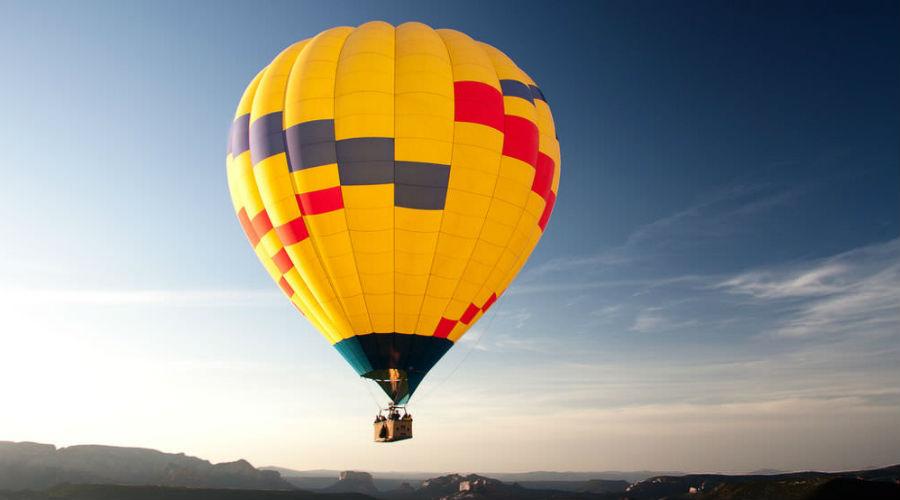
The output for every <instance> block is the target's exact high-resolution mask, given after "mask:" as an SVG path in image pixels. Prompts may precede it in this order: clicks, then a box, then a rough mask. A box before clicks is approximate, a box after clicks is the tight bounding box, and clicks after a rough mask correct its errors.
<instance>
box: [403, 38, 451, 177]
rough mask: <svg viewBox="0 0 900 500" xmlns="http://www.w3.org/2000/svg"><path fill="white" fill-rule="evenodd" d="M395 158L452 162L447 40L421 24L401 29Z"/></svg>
mask: <svg viewBox="0 0 900 500" xmlns="http://www.w3.org/2000/svg"><path fill="white" fill-rule="evenodd" d="M396 35H397V41H396V62H395V64H396V65H395V68H394V85H395V95H394V100H395V106H394V114H395V115H394V120H395V127H396V128H395V140H394V158H395V160H397V161H415V162H427V163H438V164H443V165H449V164H450V157H451V150H452V144H453V122H454V116H453V98H454V95H453V74H452V72H451V68H450V56H449V55H448V54H447V49H446V47H445V46H444V43H443V41H442V40H441V37H440V36H438V35H437V33H435V32H434V30H432V29H431V28H430V27H428V26H425V25H424V24H421V23H404V24H401V25H400V26H398V27H397V30H396Z"/></svg>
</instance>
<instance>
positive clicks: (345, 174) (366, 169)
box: [338, 161, 394, 186]
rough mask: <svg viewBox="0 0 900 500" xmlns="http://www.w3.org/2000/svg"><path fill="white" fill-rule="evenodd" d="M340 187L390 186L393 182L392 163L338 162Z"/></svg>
mask: <svg viewBox="0 0 900 500" xmlns="http://www.w3.org/2000/svg"><path fill="white" fill-rule="evenodd" d="M338 175H339V176H340V178H341V185H342V186H359V185H367V184H390V183H392V182H394V162H393V161H351V162H342V161H338Z"/></svg>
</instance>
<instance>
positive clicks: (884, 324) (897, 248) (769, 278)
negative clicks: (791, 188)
mask: <svg viewBox="0 0 900 500" xmlns="http://www.w3.org/2000/svg"><path fill="white" fill-rule="evenodd" d="M714 288H718V289H722V290H725V291H726V292H728V293H732V294H738V295H745V296H749V297H751V298H752V299H754V300H756V301H757V302H758V303H761V304H777V303H781V302H785V301H789V300H793V301H797V302H799V304H797V305H795V306H794V307H793V308H791V309H789V313H788V314H787V315H786V317H785V318H784V319H783V320H782V322H781V325H780V326H779V327H778V328H777V329H776V330H775V333H776V334H778V335H782V336H789V337H803V336H808V335H816V334H817V335H830V334H837V333H853V334H856V335H865V334H875V333H876V332H883V331H888V332H890V331H894V332H900V238H897V239H894V240H891V241H888V242H886V243H879V244H874V245H869V246H866V247H862V248H858V249H854V250H851V251H849V252H845V253H842V254H839V255H835V256H833V257H829V258H826V259H821V260H818V261H813V262H803V263H799V264H795V265H793V266H783V265H782V266H778V267H777V268H773V269H763V270H754V271H750V272H746V273H741V274H738V275H737V276H734V277H731V278H728V279H725V280H723V281H721V282H720V283H717V284H715V285H714Z"/></svg>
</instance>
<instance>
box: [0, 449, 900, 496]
mask: <svg viewBox="0 0 900 500" xmlns="http://www.w3.org/2000/svg"><path fill="white" fill-rule="evenodd" d="M281 470H283V471H285V473H286V474H292V473H296V475H290V476H289V477H287V479H288V480H290V481H291V483H289V482H288V481H286V480H285V478H282V476H281V475H280V474H279V472H278V471H276V470H259V469H256V468H254V467H253V466H252V465H250V464H249V463H248V462H246V461H245V460H238V461H235V462H229V463H222V464H212V463H210V462H208V461H206V460H201V459H199V458H194V457H189V456H186V455H184V454H181V453H179V454H169V453H162V452H159V451H155V450H149V449H142V448H116V447H111V446H72V447H69V448H61V449H57V448H56V447H54V446H52V445H42V444H36V443H9V442H0V500H164V499H165V500H305V499H354V500H356V499H358V500H364V499H377V500H539V499H540V500H544V499H547V500H661V499H669V500H678V499H692V500H756V499H778V500H833V499H845V498H846V499H861V500H865V499H875V500H879V499H888V498H890V499H900V465H895V466H891V467H885V468H881V469H871V470H860V471H848V472H837V473H827V472H789V473H777V474H748V475H725V474H687V475H683V474H664V475H657V476H655V477H648V478H645V479H642V480H638V481H634V482H629V481H626V480H611V479H606V478H593V479H584V477H585V476H582V474H585V473H571V472H561V473H550V472H535V473H525V474H503V475H501V476H504V477H510V476H512V477H516V478H521V479H522V480H521V481H518V482H516V481H510V480H501V479H499V478H496V477H488V476H485V475H478V474H468V475H462V474H443V475H437V477H431V478H425V479H424V480H422V479H412V478H410V479H408V480H405V481H404V480H403V474H405V473H388V474H382V473H379V474H378V476H382V475H386V476H388V477H387V478H384V477H382V478H379V477H376V476H374V475H373V474H371V473H368V472H362V471H343V472H336V473H335V474H334V475H331V476H330V477H328V476H316V475H315V474H327V473H329V471H308V472H310V473H309V474H307V473H303V472H297V471H290V470H288V469H281ZM635 474H640V473H635ZM561 478H576V480H570V481H567V480H564V479H561ZM310 482H315V483H316V484H317V487H316V488H303V487H301V488H299V489H298V488H297V487H296V486H295V485H297V486H299V484H298V483H301V484H304V485H308V484H309V483H310ZM292 483H293V484H292ZM313 489H314V490H315V491H310V490H313ZM4 490H5V491H4Z"/></svg>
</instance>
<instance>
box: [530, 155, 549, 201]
mask: <svg viewBox="0 0 900 500" xmlns="http://www.w3.org/2000/svg"><path fill="white" fill-rule="evenodd" d="M553 166H554V165H553V158H550V157H549V156H547V155H545V154H544V153H540V152H539V153H538V159H537V169H536V170H535V172H534V182H532V183H531V190H532V191H534V192H535V193H537V194H538V195H539V196H540V197H541V198H543V199H545V200H546V199H547V193H549V192H550V186H551V185H552V184H553Z"/></svg>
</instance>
